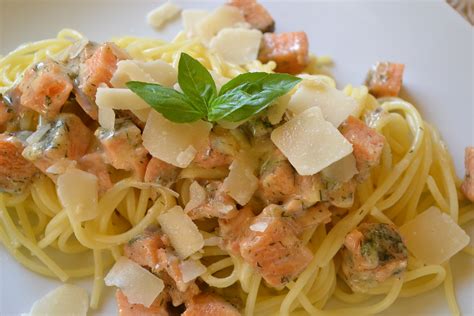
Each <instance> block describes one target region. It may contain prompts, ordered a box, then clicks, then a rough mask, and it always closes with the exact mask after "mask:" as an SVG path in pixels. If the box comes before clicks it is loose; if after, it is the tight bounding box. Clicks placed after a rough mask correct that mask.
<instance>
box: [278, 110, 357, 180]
mask: <svg viewBox="0 0 474 316" xmlns="http://www.w3.org/2000/svg"><path fill="white" fill-rule="evenodd" d="M271 139H272V141H273V143H275V145H276V146H277V147H278V148H279V149H280V150H281V151H282V153H283V154H284V155H285V156H286V157H287V158H288V160H289V161H290V163H291V164H292V165H293V167H295V169H296V171H298V173H299V174H300V175H312V174H316V173H318V172H319V171H321V170H322V169H324V168H326V167H327V166H329V165H331V164H332V163H334V162H336V161H338V160H339V159H341V158H343V157H345V156H347V155H349V154H350V153H351V152H352V145H351V144H350V143H349V142H348V141H347V140H346V139H345V138H344V136H342V135H341V133H340V132H339V131H338V130H337V128H335V127H334V126H333V125H332V124H331V123H329V122H327V121H326V120H325V119H324V117H323V114H322V112H321V109H320V108H319V107H311V108H309V109H307V110H306V111H304V112H302V113H301V114H299V115H297V116H295V117H294V118H293V119H291V120H290V121H288V122H286V123H285V124H283V125H281V126H280V127H278V128H276V129H274V130H273V132H272V134H271Z"/></svg>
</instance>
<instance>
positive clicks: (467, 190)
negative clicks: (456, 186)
mask: <svg viewBox="0 0 474 316" xmlns="http://www.w3.org/2000/svg"><path fill="white" fill-rule="evenodd" d="M464 165H465V168H466V176H465V177H464V182H463V183H462V185H461V191H462V192H463V193H464V195H465V196H466V197H467V198H468V199H469V200H470V201H471V202H474V147H467V148H466V151H465V155H464Z"/></svg>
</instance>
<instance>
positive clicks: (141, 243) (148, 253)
mask: <svg viewBox="0 0 474 316" xmlns="http://www.w3.org/2000/svg"><path fill="white" fill-rule="evenodd" d="M168 246H169V240H168V238H167V237H166V236H164V235H163V234H162V233H161V232H159V231H156V230H145V232H144V233H143V234H141V235H139V236H137V237H135V238H133V239H132V240H130V241H129V242H128V243H127V244H126V245H125V247H124V254H125V256H126V257H127V258H129V259H130V260H132V261H135V262H136V263H138V264H139V265H141V266H144V267H148V268H150V269H155V268H156V266H157V265H158V263H159V259H158V250H159V249H161V248H165V247H168Z"/></svg>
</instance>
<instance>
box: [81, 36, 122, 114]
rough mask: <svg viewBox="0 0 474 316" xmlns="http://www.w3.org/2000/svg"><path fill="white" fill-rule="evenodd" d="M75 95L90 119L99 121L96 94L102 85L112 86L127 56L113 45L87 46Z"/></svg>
mask: <svg viewBox="0 0 474 316" xmlns="http://www.w3.org/2000/svg"><path fill="white" fill-rule="evenodd" d="M81 57H82V58H80V59H82V60H83V62H82V63H81V64H80V66H79V71H78V77H77V79H76V81H77V84H75V86H76V87H75V89H74V94H75V96H76V100H77V102H78V103H79V105H80V106H81V107H82V108H83V109H84V111H85V112H86V113H87V114H89V116H90V117H92V118H93V119H95V120H97V105H96V104H95V94H96V92H97V88H98V87H99V86H100V85H102V84H103V85H107V86H110V79H112V76H113V74H114V72H115V70H117V63H118V62H119V61H120V60H122V59H127V57H128V56H127V54H126V53H125V52H124V51H122V50H121V49H120V48H119V47H117V46H116V45H115V44H113V43H105V44H102V45H100V46H99V47H96V46H95V45H93V44H90V45H86V46H85V48H84V50H83V55H82V56H81Z"/></svg>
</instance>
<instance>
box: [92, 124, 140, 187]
mask: <svg viewBox="0 0 474 316" xmlns="http://www.w3.org/2000/svg"><path fill="white" fill-rule="evenodd" d="M95 135H96V136H97V138H98V139H99V140H100V143H101V144H102V147H103V148H104V153H105V157H106V162H107V163H109V164H111V165H112V166H113V167H114V168H115V169H122V170H127V171H133V173H134V176H135V177H136V178H137V179H139V180H143V178H144V176H145V170H146V166H147V164H148V160H149V158H148V151H147V150H146V149H145V147H143V144H142V134H141V131H140V129H139V128H138V127H137V126H136V125H135V124H133V123H132V122H131V121H129V120H122V119H118V120H116V122H115V130H113V131H110V130H107V129H104V128H102V127H99V128H98V129H97V131H96V132H95Z"/></svg>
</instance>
